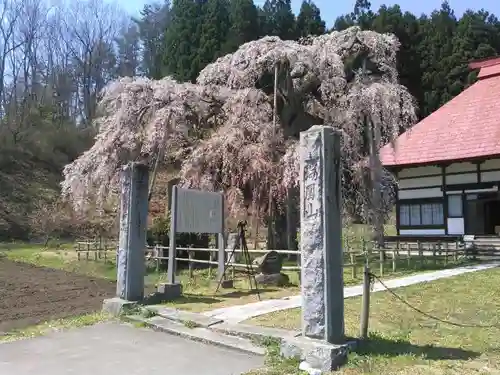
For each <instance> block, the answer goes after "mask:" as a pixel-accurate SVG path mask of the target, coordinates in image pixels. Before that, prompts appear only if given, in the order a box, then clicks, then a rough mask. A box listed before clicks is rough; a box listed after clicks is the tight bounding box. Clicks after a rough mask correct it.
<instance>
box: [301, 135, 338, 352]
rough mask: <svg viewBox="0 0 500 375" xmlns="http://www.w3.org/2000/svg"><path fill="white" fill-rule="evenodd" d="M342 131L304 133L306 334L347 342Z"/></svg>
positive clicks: (304, 311)
mask: <svg viewBox="0 0 500 375" xmlns="http://www.w3.org/2000/svg"><path fill="white" fill-rule="evenodd" d="M340 137H341V135H340V133H339V132H337V131H336V130H335V129H334V128H332V127H329V126H313V127H312V128H310V129H309V130H307V131H305V132H302V133H300V150H299V154H300V220H301V226H300V242H301V244H300V245H301V246H300V247H301V255H302V258H301V265H302V270H301V289H302V334H303V336H305V337H307V338H311V339H320V340H325V341H326V342H328V343H330V344H340V343H342V342H343V340H344V285H343V278H342V262H343V256H342V242H341V235H342V224H341V205H342V198H341V168H340Z"/></svg>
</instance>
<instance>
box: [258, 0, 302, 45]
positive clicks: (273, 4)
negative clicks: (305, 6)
mask: <svg viewBox="0 0 500 375" xmlns="http://www.w3.org/2000/svg"><path fill="white" fill-rule="evenodd" d="M262 11H263V16H264V25H263V31H264V33H265V34H266V35H275V36H279V37H280V38H281V39H283V40H292V39H295V38H296V36H297V29H296V22H295V15H294V14H293V12H292V4H291V1H290V0H266V2H265V3H264V6H263V8H262Z"/></svg>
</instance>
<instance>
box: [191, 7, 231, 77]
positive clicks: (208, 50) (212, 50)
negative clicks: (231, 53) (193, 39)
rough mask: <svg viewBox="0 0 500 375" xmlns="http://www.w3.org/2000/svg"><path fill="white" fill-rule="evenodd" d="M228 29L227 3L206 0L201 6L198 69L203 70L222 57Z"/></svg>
mask: <svg viewBox="0 0 500 375" xmlns="http://www.w3.org/2000/svg"><path fill="white" fill-rule="evenodd" d="M229 28H230V21H229V4H228V1H227V0H207V2H206V3H205V4H204V5H203V22H202V24H201V35H200V49H199V51H198V61H199V63H198V69H200V70H201V69H203V68H204V67H205V66H206V65H207V64H209V63H211V62H212V61H214V60H216V59H217V58H218V57H220V56H222V54H223V53H224V50H223V46H225V45H226V38H227V36H228V34H229Z"/></svg>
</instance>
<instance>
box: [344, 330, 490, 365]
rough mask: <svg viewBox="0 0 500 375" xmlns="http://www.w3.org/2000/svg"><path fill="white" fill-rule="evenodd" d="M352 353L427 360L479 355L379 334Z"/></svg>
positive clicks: (362, 343) (475, 356)
mask: <svg viewBox="0 0 500 375" xmlns="http://www.w3.org/2000/svg"><path fill="white" fill-rule="evenodd" d="M353 352H354V353H356V354H358V355H362V356H367V355H372V356H373V355H379V356H384V357H396V356H399V355H414V356H416V357H420V358H422V359H427V360H434V361H436V360H469V359H474V358H477V357H479V356H480V355H481V353H479V352H475V351H472V350H465V349H461V348H447V347H439V346H433V345H415V344H412V343H410V342H409V341H406V340H389V339H386V338H382V337H379V336H375V335H374V336H371V337H370V338H369V339H368V340H367V341H364V342H360V343H359V344H358V346H357V348H356V349H355V350H354V351H353Z"/></svg>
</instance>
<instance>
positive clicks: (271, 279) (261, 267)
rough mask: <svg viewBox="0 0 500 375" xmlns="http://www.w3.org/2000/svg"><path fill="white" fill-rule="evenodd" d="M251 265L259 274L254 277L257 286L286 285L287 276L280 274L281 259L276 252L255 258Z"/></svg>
mask: <svg viewBox="0 0 500 375" xmlns="http://www.w3.org/2000/svg"><path fill="white" fill-rule="evenodd" d="M253 265H254V266H256V267H257V271H258V272H259V273H258V274H257V275H255V281H256V282H257V283H258V284H261V285H277V286H284V285H286V284H288V282H289V279H288V276H287V275H285V274H283V273H281V269H282V268H283V259H282V257H281V256H280V254H279V253H277V252H276V251H274V250H271V251H268V252H267V253H265V254H264V255H262V256H261V257H258V258H255V259H254V261H253Z"/></svg>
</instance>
